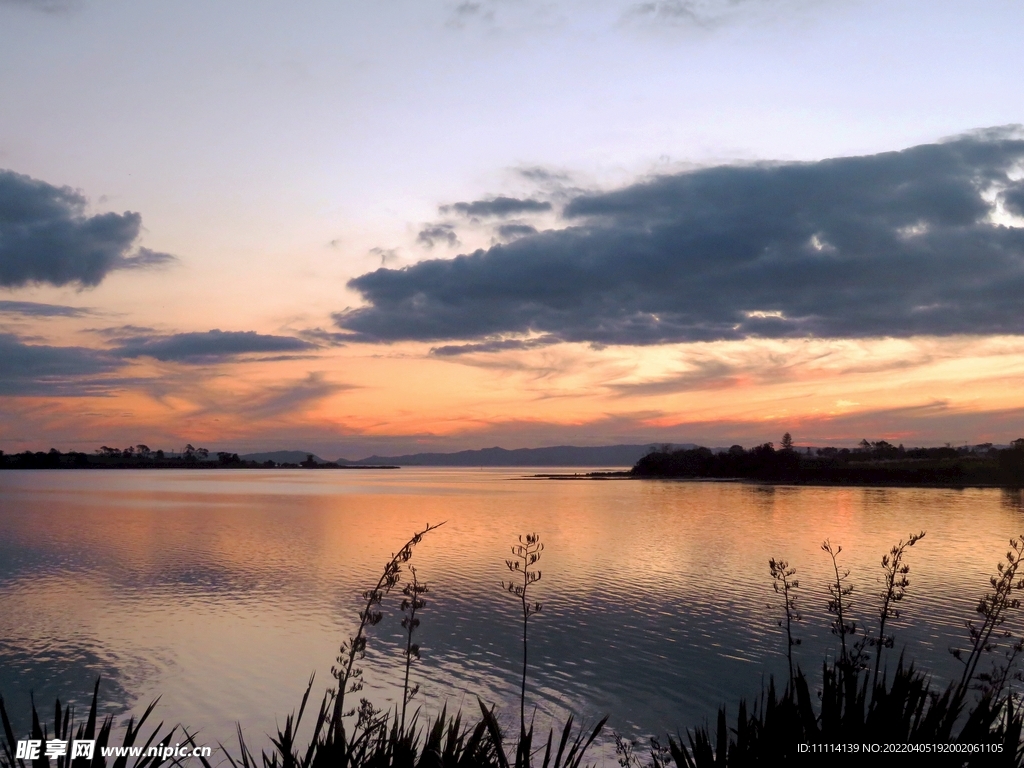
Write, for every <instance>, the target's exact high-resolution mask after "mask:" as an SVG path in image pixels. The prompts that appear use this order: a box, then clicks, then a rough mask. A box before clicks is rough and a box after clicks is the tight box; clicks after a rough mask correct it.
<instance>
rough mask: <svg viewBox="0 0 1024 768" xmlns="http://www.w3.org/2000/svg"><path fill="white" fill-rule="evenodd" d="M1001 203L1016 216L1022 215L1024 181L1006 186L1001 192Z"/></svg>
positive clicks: (1023, 207)
mask: <svg viewBox="0 0 1024 768" xmlns="http://www.w3.org/2000/svg"><path fill="white" fill-rule="evenodd" d="M1002 197H1003V205H1004V206H1006V210H1008V211H1009V212H1010V213H1014V214H1016V215H1017V216H1024V181H1018V182H1017V183H1016V184H1014V185H1012V186H1010V187H1008V188H1007V189H1006V190H1005V191H1004V192H1003V195H1002Z"/></svg>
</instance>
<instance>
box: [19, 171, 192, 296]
mask: <svg viewBox="0 0 1024 768" xmlns="http://www.w3.org/2000/svg"><path fill="white" fill-rule="evenodd" d="M86 202H87V201H86V199H85V197H83V196H82V195H81V194H80V193H78V192H76V191H75V190H73V189H71V188H69V187H55V186H53V185H51V184H47V183H46V182H44V181H38V180H36V179H32V178H29V177H28V176H23V175H22V174H19V173H14V172H13V171H3V170H0V285H3V286H9V287H12V286H20V285H25V284H27V283H50V284H52V285H67V284H69V283H78V284H79V285H81V286H91V285H97V284H98V283H100V282H101V281H102V280H103V278H105V277H106V276H107V274H108V273H110V272H111V271H112V270H115V269H129V268H138V267H150V266H155V265H160V264H164V263H167V262H169V261H172V260H173V259H174V257H173V256H170V255H168V254H166V253H157V252H156V251H151V250H149V249H148V248H139V249H137V250H135V251H134V252H132V247H133V246H134V244H135V241H136V240H137V239H138V237H139V230H140V228H141V226H142V217H141V216H140V215H139V214H137V213H133V212H131V211H126V212H125V213H121V214H118V213H101V214H97V215H95V216H87V215H86V213H85V210H86Z"/></svg>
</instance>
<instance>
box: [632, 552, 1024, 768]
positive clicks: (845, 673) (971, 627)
mask: <svg viewBox="0 0 1024 768" xmlns="http://www.w3.org/2000/svg"><path fill="white" fill-rule="evenodd" d="M924 535H925V534H924V532H921V533H917V534H912V535H910V536H908V537H907V538H906V539H905V540H901V541H900V542H898V543H897V544H896V545H895V546H894V547H893V548H892V549H891V550H890V552H889V553H888V555H886V556H885V557H883V558H882V562H881V564H882V568H883V569H884V580H883V583H884V587H885V588H884V591H882V592H881V593H880V594H879V597H880V598H881V605H880V608H879V610H878V614H877V618H878V626H877V630H876V631H874V632H872V633H870V634H868V633H866V632H865V631H864V630H861V635H860V637H859V638H858V639H857V640H856V641H854V640H853V637H854V636H855V635H856V633H857V631H858V629H859V628H858V626H857V624H856V622H854V621H853V620H852V618H851V614H850V603H849V596H850V595H851V594H852V592H853V587H852V585H851V584H850V583H849V579H848V577H849V571H846V570H845V569H843V568H841V567H840V565H839V561H838V557H839V554H840V553H841V552H842V548H841V547H838V546H834V545H832V544H831V543H830V542H829V541H827V540H826V541H825V543H824V544H823V545H822V549H823V550H824V551H825V553H826V554H828V555H829V557H830V558H831V561H832V563H831V564H832V571H833V574H834V581H832V582H830V583H829V585H828V601H827V605H826V608H827V610H828V612H829V613H830V614H831V615H832V616H833V617H834V618H833V621H832V632H833V634H835V635H836V636H837V637H838V638H839V643H840V648H839V653H838V655H837V656H836V658H835V659H833V660H831V661H826V662H825V663H824V665H823V667H822V680H821V688H820V690H818V691H817V692H816V693H812V691H811V688H810V684H809V683H808V680H807V677H806V676H805V674H804V673H803V671H802V670H800V669H799V667H797V668H796V672H795V674H793V673H791V675H790V678H789V680H788V681H787V683H786V686H785V688H784V689H783V690H782V691H781V692H780V691H779V690H778V689H777V688H776V686H775V682H774V680H770V681H769V683H768V685H767V688H766V689H764V690H763V691H762V694H761V697H760V699H759V700H758V701H757V702H755V704H754V706H753V707H752V708H750V707H748V706H747V703H746V702H744V701H741V702H740V704H739V708H738V713H737V716H736V719H735V726H734V727H731V728H730V727H729V725H728V720H727V716H726V709H725V707H722V708H721V709H719V711H718V717H717V723H716V727H715V729H714V732H712V730H711V728H710V726H707V725H705V726H703V727H699V728H697V729H695V730H694V731H692V732H689V731H688V732H687V734H686V737H685V739H684V738H683V737H682V736H678V737H676V738H672V737H669V739H668V747H667V748H661V747H660V745H659V744H657V742H655V743H654V744H653V746H654V748H653V749H652V750H651V753H650V760H649V762H648V766H650V768H662V767H663V766H667V765H670V764H673V763H674V764H675V765H676V766H677V768H709V767H711V766H726V767H732V768H741V767H744V766H761V765H836V764H839V765H871V764H872V763H878V762H881V764H897V763H898V764H899V765H927V766H939V767H940V768H943V767H944V766H958V767H959V766H994V767H1000V768H1001V767H1002V766H1008V767H1009V766H1013V767H1014V768H1021V766H1024V748H1022V744H1021V735H1022V730H1024V711H1022V704H1021V696H1020V695H1019V694H1017V693H1015V692H1014V691H1012V690H1011V688H1010V681H1011V680H1013V679H1018V680H1019V679H1021V677H1020V675H1019V674H1017V673H1015V672H1014V671H1013V667H1014V663H1015V661H1016V660H1017V658H1018V656H1019V655H1020V654H1021V652H1022V649H1024V640H1021V639H1020V638H1017V637H1015V636H1014V635H1013V634H1012V633H1011V632H1009V631H1007V630H1006V628H1005V624H1006V621H1007V619H1008V618H1009V614H1010V612H1011V611H1013V610H1015V609H1018V608H1019V607H1020V606H1021V601H1020V599H1019V598H1018V597H1016V595H1017V594H1018V593H1019V592H1020V591H1021V590H1024V578H1021V577H1020V576H1019V575H1018V570H1019V568H1020V565H1021V561H1022V557H1024V539H1014V540H1011V542H1010V550H1009V551H1008V552H1007V554H1006V557H1005V560H1004V562H1002V563H1000V564H999V565H998V566H997V573H996V575H995V576H993V577H992V578H991V579H990V585H991V587H992V590H991V591H990V592H988V593H987V594H985V595H984V596H983V597H982V598H981V600H980V601H979V604H978V607H977V612H978V614H979V616H980V620H978V621H967V622H966V626H967V630H968V636H969V641H970V642H969V646H968V648H967V649H966V650H959V649H952V650H951V652H952V653H953V655H954V656H955V657H956V658H958V659H960V660H961V661H962V662H963V665H964V669H963V674H962V676H961V678H960V680H958V681H954V682H951V683H950V684H949V685H947V686H946V687H945V688H937V687H936V686H935V685H933V683H932V680H931V678H930V676H929V675H927V674H926V673H924V672H922V671H920V670H919V669H917V668H916V667H915V666H914V664H913V663H907V662H906V661H905V660H904V657H903V655H901V656H900V657H899V660H898V662H897V664H896V669H895V671H894V672H893V674H892V679H891V681H890V680H889V679H888V675H887V672H886V670H885V668H884V667H883V666H882V664H881V658H882V654H883V651H884V650H885V649H887V648H891V647H892V646H893V645H894V642H895V639H894V637H893V635H891V634H887V633H886V627H887V622H888V620H889V619H891V618H896V617H898V615H899V614H898V613H897V610H896V605H897V604H899V603H900V602H901V601H902V600H903V598H904V597H905V595H906V591H907V588H908V587H909V584H910V581H909V577H908V574H909V573H910V566H909V565H908V564H907V562H906V559H905V558H906V554H907V550H908V549H909V548H910V547H912V546H914V544H916V543H917V542H918V541H920V540H921V539H922V538H924ZM769 571H770V573H771V576H772V580H773V587H774V588H775V591H776V593H778V594H779V595H780V596H781V597H782V598H783V604H782V606H781V607H782V608H783V609H784V612H785V620H784V622H783V621H780V622H779V624H780V626H783V625H784V626H785V627H786V636H787V642H788V647H787V654H788V658H789V660H790V669H791V670H792V669H793V666H792V652H793V647H794V645H796V644H798V642H799V641H795V640H794V639H793V635H792V630H791V627H792V620H793V618H794V614H795V612H796V607H795V599H794V598H793V597H792V593H793V590H795V589H796V587H797V586H798V583H797V582H795V580H793V579H792V577H793V576H794V575H795V569H793V568H790V567H789V565H788V563H786V562H785V561H781V560H775V559H773V560H771V561H770V562H769ZM1004 645H1005V646H1007V647H1003V646H1004ZM996 651H1001V652H1002V655H1001V657H998V658H996V659H995V660H994V661H992V668H991V671H988V672H980V671H979V664H980V662H981V660H982V658H983V657H988V658H990V659H991V658H992V655H993V654H994V652H996ZM872 654H873V655H874V660H873V663H872V660H871V656H872ZM801 744H803V745H818V746H819V748H820V747H821V745H846V747H844V749H843V751H841V752H831V751H830V752H827V753H823V752H821V751H819V752H814V751H813V750H812V749H808V750H807V751H800V746H799V745H801ZM872 744H878V745H880V748H881V749H883V750H884V749H885V745H900V746H902V745H911V748H910V749H909V751H904V752H899V753H895V754H892V753H890V754H886V753H885V752H884V751H883V752H881V753H872V752H870V751H867V750H866V749H865V745H872ZM851 745H852V747H851ZM903 749H906V747H903ZM620 754H621V755H623V757H622V759H620V763H621V764H623V765H624V766H625V765H626V764H627V763H629V764H631V765H632V764H633V763H635V764H637V765H638V766H639V764H640V761H639V760H638V759H637V758H636V757H635V755H634V754H633V753H632V751H631V750H629V749H628V748H626V749H623V747H622V745H621V744H620Z"/></svg>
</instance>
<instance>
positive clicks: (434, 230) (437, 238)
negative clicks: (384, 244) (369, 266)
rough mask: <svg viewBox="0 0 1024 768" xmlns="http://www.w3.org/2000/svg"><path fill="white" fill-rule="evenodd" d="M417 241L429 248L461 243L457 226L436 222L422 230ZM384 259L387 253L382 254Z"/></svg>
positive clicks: (382, 259)
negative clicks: (443, 244)
mask: <svg viewBox="0 0 1024 768" xmlns="http://www.w3.org/2000/svg"><path fill="white" fill-rule="evenodd" d="M416 242H418V243H423V245H425V246H427V247H428V248H433V247H434V246H435V245H436V244H437V243H447V244H448V245H449V246H450V247H452V248H454V247H455V246H456V245H458V244H459V238H458V236H457V235H456V234H455V227H453V226H452V225H451V224H435V225H433V226H430V227H426V228H425V229H423V230H421V231H420V233H419V234H418V235H417V236H416ZM371 253H372V251H371ZM384 259H385V255H384V254H381V261H384Z"/></svg>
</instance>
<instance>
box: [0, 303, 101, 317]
mask: <svg viewBox="0 0 1024 768" xmlns="http://www.w3.org/2000/svg"><path fill="white" fill-rule="evenodd" d="M0 312H3V313H5V314H12V315H28V316H30V317H84V316H85V315H91V314H93V311H92V310H91V309H87V308H85V307H66V306H64V305H62V304H39V303H37V302H34V301H0Z"/></svg>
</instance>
